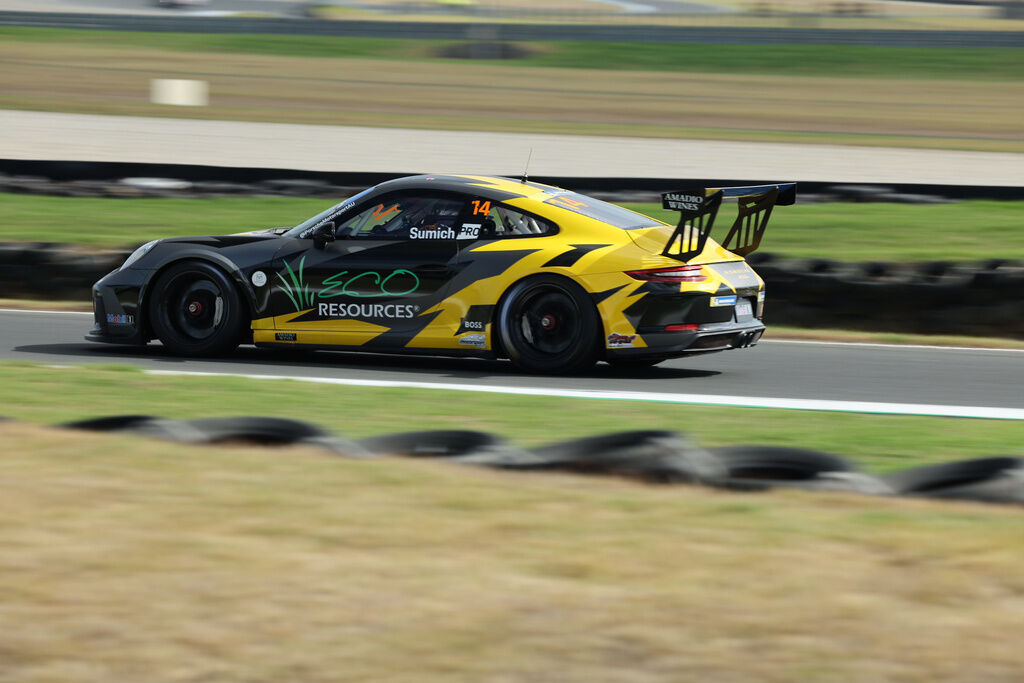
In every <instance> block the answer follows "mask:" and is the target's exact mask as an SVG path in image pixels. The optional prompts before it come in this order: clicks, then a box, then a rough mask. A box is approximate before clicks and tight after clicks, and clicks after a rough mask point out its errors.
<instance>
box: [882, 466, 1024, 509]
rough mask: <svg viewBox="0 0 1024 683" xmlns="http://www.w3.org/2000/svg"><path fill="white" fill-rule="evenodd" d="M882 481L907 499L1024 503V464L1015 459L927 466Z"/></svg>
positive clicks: (890, 475) (893, 475) (889, 476)
mask: <svg viewBox="0 0 1024 683" xmlns="http://www.w3.org/2000/svg"><path fill="white" fill-rule="evenodd" d="M882 479H883V481H885V482H886V483H887V484H888V485H889V486H891V487H892V488H893V490H894V491H895V492H896V493H898V494H900V495H904V496H920V497H925V498H955V499H960V500H976V501H981V502H986V503H1021V502H1024V460H1022V459H1021V458H1016V457H1012V456H1005V457H992V458H977V459H974V460H960V461H956V462H945V463H940V464H937V465H924V466H922V467H914V468H911V469H909V470H903V471H901V472H894V473H892V474H889V475H886V476H885V477H883V478H882Z"/></svg>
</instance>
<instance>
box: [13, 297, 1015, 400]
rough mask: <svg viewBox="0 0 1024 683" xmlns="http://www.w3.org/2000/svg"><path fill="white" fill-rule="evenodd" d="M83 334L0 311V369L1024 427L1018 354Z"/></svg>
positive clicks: (59, 318)
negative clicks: (541, 349)
mask: <svg viewBox="0 0 1024 683" xmlns="http://www.w3.org/2000/svg"><path fill="white" fill-rule="evenodd" d="M91 325H92V317H91V314H85V313H53V312H33V311H12V310H0V360H18V361H30V362H37V363H45V364H50V365H66V364H87V363H120V364H130V365H137V366H140V367H143V368H146V369H148V370H157V371H172V372H197V373H215V374H243V375H259V376H273V377H282V376H283V377H292V378H296V379H298V378H310V379H315V380H317V381H328V382H336V383H339V384H340V383H348V384H359V383H367V384H370V383H373V384H376V383H403V384H409V383H414V384H416V385H418V384H425V385H430V386H439V385H448V386H447V388H465V389H474V390H480V389H481V388H482V387H483V388H485V389H486V390H493V391H509V392H515V393H532V392H534V391H537V392H541V391H550V390H555V391H556V392H561V395H580V394H585V395H592V396H593V397H594V398H630V399H634V400H637V399H640V400H644V399H649V400H661V401H674V402H682V403H700V402H705V401H703V400H700V399H699V398H698V399H693V400H688V399H685V398H683V399H682V400H681V399H679V398H673V397H680V396H682V397H687V396H689V397H693V396H694V395H699V396H704V397H709V400H708V401H707V402H709V403H716V404H724V405H748V406H751V405H754V406H766V407H783V408H785V407H788V408H808V409H827V410H845V411H852V412H892V413H898V414H923V415H942V414H945V415H960V416H979V417H1000V418H1006V419H1024V392H1022V390H1021V387H1022V386H1024V351H1014V350H981V349H948V348H946V349H943V348H937V347H907V346H882V345H866V344H837V343H814V342H787V341H765V342H762V343H761V344H759V345H758V346H757V347H755V348H752V349H747V350H737V351H728V352H724V353H717V354H711V355H707V356H701V357H695V358H689V359H680V360H674V361H668V362H665V363H663V364H661V365H659V366H657V367H655V368H648V369H643V370H628V371H626V370H621V369H615V368H611V367H609V366H607V365H604V364H599V365H598V366H596V367H595V368H594V369H593V370H591V371H590V372H589V373H587V374H585V375H582V376H575V377H560V378H557V380H553V379H552V378H550V377H537V376H530V375H524V374H521V373H518V372H516V371H514V370H513V369H512V367H511V366H510V365H509V364H508V363H507V362H504V361H483V360H476V359H451V358H435V357H422V356H421V357H414V356H383V355H370V354H358V353H340V352H317V353H314V354H308V353H288V352H280V351H267V350H260V349H255V348H253V347H242V348H240V349H239V350H238V351H237V352H236V353H235V354H233V355H232V356H230V357H228V358H223V359H199V360H194V359H182V358H176V357H172V356H168V355H165V354H164V353H163V350H162V349H161V347H160V346H159V345H158V344H156V343H153V344H150V345H149V346H147V347H145V348H141V349H140V348H134V347H121V346H111V345H106V344H94V343H90V342H86V341H84V340H83V338H82V337H83V335H84V334H85V332H86V331H87V330H88V329H89V328H90V327H91ZM439 388H440V387H439ZM601 392H618V393H617V394H616V395H613V396H608V395H601Z"/></svg>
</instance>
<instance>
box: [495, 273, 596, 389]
mask: <svg viewBox="0 0 1024 683" xmlns="http://www.w3.org/2000/svg"><path fill="white" fill-rule="evenodd" d="M600 325H601V321H600V319H599V318H598V315H597V310H596V309H595V308H594V304H593V303H592V302H591V301H590V299H589V298H588V297H587V294H586V292H584V291H583V289H582V288H581V287H580V286H579V285H577V284H576V283H574V282H572V281H570V280H566V279H564V278H559V277H554V276H546V275H541V276H537V277H532V278H529V279H526V280H523V281H522V282H519V283H516V284H515V285H513V286H512V288H511V289H510V290H509V291H508V292H507V293H506V295H505V297H504V299H503V300H502V302H501V305H500V306H499V308H498V333H499V335H500V338H501V343H502V344H503V345H504V347H505V351H506V352H507V353H508V356H509V358H510V359H511V360H512V363H513V364H514V365H515V366H516V367H518V368H520V369H522V370H526V371H527V372H577V371H580V370H583V369H586V368H588V367H590V366H591V365H593V364H594V362H595V361H596V360H597V354H598V330H599V329H600Z"/></svg>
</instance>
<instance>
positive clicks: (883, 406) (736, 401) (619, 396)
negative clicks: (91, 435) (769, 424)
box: [143, 370, 1024, 420]
mask: <svg viewBox="0 0 1024 683" xmlns="http://www.w3.org/2000/svg"><path fill="white" fill-rule="evenodd" d="M143 372H145V373H146V374H149V375H171V376H187V377H244V378H247V379H276V380H282V379H290V380H294V381H296V382H310V383H312V384H334V385H340V386H354V387H402V388H410V389H444V390H447V391H475V392H480V393H488V394H515V395H519V396H555V397H560V398H591V399H594V398H596V399H612V400H620V401H652V402H655V403H687V404H695V405H715V406H735V407H743V408H781V409H785V410H826V411H833V412H846V413H877V414H883V415H926V416H933V417H973V418H983V419H990V420H1024V409H1018V408H995V407H984V406H944V405H927V404H921V403H874V402H867V401H828V400H818V399H801V398H766V397H759V396H709V395H704V394H667V393H656V392H652V393H648V392H640V391H589V390H585V389H575V390H570V389H540V388H536V387H505V386H498V385H487V384H484V385H475V386H469V385H464V384H451V383H444V382H400V381H393V380H368V379H344V378H335V377H294V376H289V375H251V374H241V373H219V372H190V371H185V370H144V371H143Z"/></svg>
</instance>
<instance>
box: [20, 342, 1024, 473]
mask: <svg viewBox="0 0 1024 683" xmlns="http://www.w3.org/2000/svg"><path fill="white" fill-rule="evenodd" d="M321 362H324V363H329V359H326V358H325V359H322V361H321ZM123 414H149V415H156V416H160V417H168V418H196V417H208V416H231V415H272V416H277V417H288V418H293V419H298V420H306V421H310V422H313V423H316V424H319V425H321V426H323V427H325V428H327V429H330V430H332V431H334V432H336V433H338V434H339V435H340V436H345V437H349V438H361V437H366V436H372V435H376V434H385V433H391V432H400V431H407V430H418V429H475V430H481V431H486V432H491V433H495V434H499V435H502V436H504V437H506V438H507V439H509V440H510V441H512V442H513V443H516V444H519V445H522V446H537V445H540V444H543V443H551V442H554V441H558V440H562V439H568V438H574V437H579V436H588V435H594V434H600V433H607V432H611V431H621V430H631V429H671V430H676V431H680V432H684V433H686V434H689V435H690V436H692V437H693V438H694V439H696V440H697V441H698V442H699V443H701V444H703V445H706V446H713V445H728V444H744V443H749V444H765V445H780V446H796V447H802V448H813V449H819V450H823V451H828V452H832V453H836V454H839V455H842V456H844V457H848V458H851V459H853V460H855V461H856V462H858V463H860V464H861V465H862V466H864V467H865V468H866V469H869V470H871V471H887V470H893V469H900V468H904V467H908V466H912V465H917V464H924V463H930V462H940V461H946V460H955V459H963V458H971V457H980V456H985V455H997V454H1001V455H1024V422H1019V421H1005V420H980V419H945V418H933V417H912V416H879V415H868V414H855V413H832V412H819V411H786V410H769V409H753V408H722V407H713V406H688V405H672V404H661V403H654V402H647V401H613V400H598V399H564V398H545V397H534V396H531V397H522V396H509V395H501V394H480V393H474V392H459V391H445V390H427V389H407V388H375V387H344V386H324V385H316V384H309V383H303V382H292V381H287V380H255V379H246V378H218V377H173V376H166V377H164V376H155V375H147V374H144V373H143V372H142V371H141V370H139V369H137V368H133V367H123V366H90V367H84V368H70V367H69V368H51V367H44V366H38V365H27V364H20V363H5V364H0V415H4V416H7V417H12V418H18V419H22V420H26V421H30V422H33V423H38V424H53V423H57V422H62V421H67V420H77V419H86V418H91V417H99V416H104V415H123ZM538 416H543V418H542V419H538Z"/></svg>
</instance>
